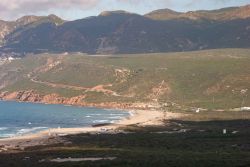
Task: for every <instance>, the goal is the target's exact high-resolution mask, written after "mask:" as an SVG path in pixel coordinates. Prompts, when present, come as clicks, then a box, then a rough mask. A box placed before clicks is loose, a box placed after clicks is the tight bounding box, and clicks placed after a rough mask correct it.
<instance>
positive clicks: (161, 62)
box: [0, 49, 250, 109]
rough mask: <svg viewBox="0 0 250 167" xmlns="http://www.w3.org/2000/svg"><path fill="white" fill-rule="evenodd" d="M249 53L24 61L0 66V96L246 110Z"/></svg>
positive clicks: (63, 57) (76, 56) (230, 51)
mask: <svg viewBox="0 0 250 167" xmlns="http://www.w3.org/2000/svg"><path fill="white" fill-rule="evenodd" d="M249 53H250V49H225V50H206V51H198V52H182V53H158V54H137V55H113V56H87V55H84V54H71V55H48V54H44V55H39V56H28V57H25V58H23V59H19V60H15V61H13V62H11V63H6V64H4V65H1V66H0V88H2V89H1V91H0V92H6V91H7V92H8V94H9V93H11V92H16V91H24V90H33V91H34V92H36V93H39V94H41V95H48V94H54V93H55V94H58V95H59V96H61V97H67V98H70V97H76V96H79V95H82V96H84V97H85V98H84V99H83V101H85V102H87V103H96V104H98V103H101V102H118V103H121V102H124V103H135V102H137V103H139V102H140V103H145V104H146V103H148V104H151V103H152V104H155V103H159V104H161V106H171V105H173V104H176V105H178V106H181V107H183V108H187V107H202V108H208V109H230V108H238V107H241V106H250V97H249V91H250V75H249V74H250V65H249V64H250V56H249Z"/></svg>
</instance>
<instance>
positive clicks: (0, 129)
mask: <svg viewBox="0 0 250 167" xmlns="http://www.w3.org/2000/svg"><path fill="white" fill-rule="evenodd" d="M7 129H8V128H7V127H0V131H2V130H7Z"/></svg>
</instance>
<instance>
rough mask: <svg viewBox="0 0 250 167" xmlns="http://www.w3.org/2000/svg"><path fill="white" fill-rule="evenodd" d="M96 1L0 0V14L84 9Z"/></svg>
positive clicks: (6, 15)
mask: <svg viewBox="0 0 250 167" xmlns="http://www.w3.org/2000/svg"><path fill="white" fill-rule="evenodd" d="M98 2H99V0H1V1H0V16H1V17H2V18H6V19H13V18H17V17H19V16H22V15H26V14H38V13H41V12H43V13H45V12H49V11H53V10H70V9H78V10H86V9H90V8H93V7H95V6H96V5H97V4H98Z"/></svg>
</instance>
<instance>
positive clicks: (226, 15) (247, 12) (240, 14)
mask: <svg viewBox="0 0 250 167" xmlns="http://www.w3.org/2000/svg"><path fill="white" fill-rule="evenodd" d="M145 17H148V18H151V19H155V20H171V19H181V18H182V19H191V20H202V19H205V20H233V19H245V18H250V5H247V6H243V7H231V8H223V9H218V10H211V11H206V10H201V11H194V12H193V11H191V12H187V13H181V12H175V11H172V10H169V9H160V10H156V11H153V12H150V13H148V14H146V15H145Z"/></svg>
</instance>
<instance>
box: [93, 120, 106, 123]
mask: <svg viewBox="0 0 250 167" xmlns="http://www.w3.org/2000/svg"><path fill="white" fill-rule="evenodd" d="M106 122H110V121H109V120H95V121H93V123H106Z"/></svg>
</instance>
